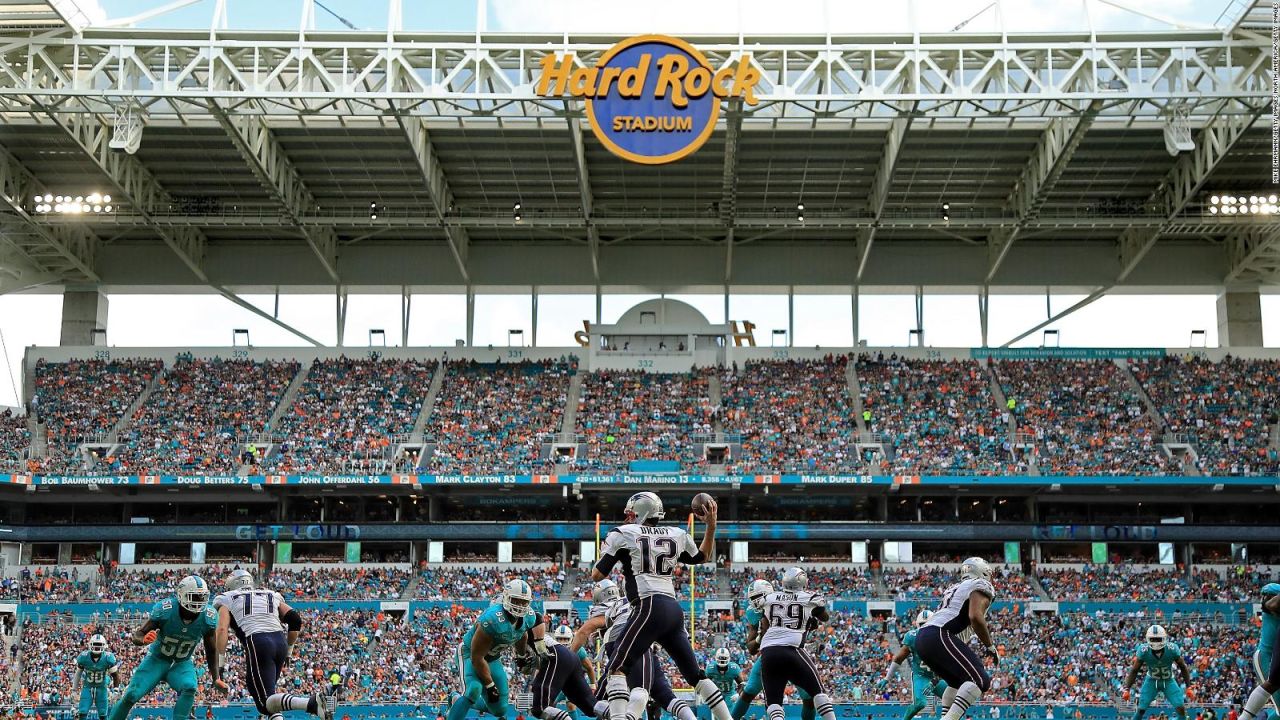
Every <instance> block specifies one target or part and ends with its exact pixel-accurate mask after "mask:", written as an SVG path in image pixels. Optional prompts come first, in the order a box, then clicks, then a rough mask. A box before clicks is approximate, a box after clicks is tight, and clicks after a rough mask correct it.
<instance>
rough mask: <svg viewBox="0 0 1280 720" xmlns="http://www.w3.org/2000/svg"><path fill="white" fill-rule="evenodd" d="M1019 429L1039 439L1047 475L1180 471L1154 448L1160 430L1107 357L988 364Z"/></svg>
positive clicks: (1039, 456)
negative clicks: (999, 384) (995, 376)
mask: <svg viewBox="0 0 1280 720" xmlns="http://www.w3.org/2000/svg"><path fill="white" fill-rule="evenodd" d="M993 366H994V368H995V371H996V375H997V377H998V378H999V379H1000V383H1001V386H1002V389H1003V391H1004V394H1005V397H1006V398H1007V400H1008V402H1009V403H1010V404H1011V405H1012V406H1013V413H1014V416H1015V417H1016V418H1017V424H1018V430H1019V432H1027V433H1031V434H1032V435H1033V436H1034V437H1035V442H1036V464H1037V466H1038V467H1039V469H1040V472H1041V474H1044V475H1129V474H1134V475H1163V474H1166V473H1169V472H1175V473H1176V472H1180V471H1181V470H1180V468H1176V467H1174V465H1173V463H1172V462H1171V461H1170V460H1169V459H1168V458H1167V457H1166V456H1165V455H1164V453H1163V452H1162V451H1161V449H1160V448H1159V447H1158V445H1159V443H1160V442H1161V433H1160V428H1159V426H1158V425H1157V423H1156V422H1155V421H1154V420H1153V419H1152V418H1151V416H1150V415H1149V414H1148V413H1147V411H1146V407H1145V406H1144V404H1143V401H1142V398H1141V397H1140V396H1139V394H1138V392H1137V390H1135V389H1134V388H1133V387H1132V386H1131V384H1130V382H1129V381H1128V380H1127V379H1126V378H1125V377H1124V374H1123V371H1122V370H1121V369H1120V368H1119V367H1118V366H1117V365H1116V364H1115V363H1113V362H1111V361H1109V360H1101V361H1090V360H1063V359H1057V358H1055V359H1052V360H1002V361H998V362H995V363H994V364H993Z"/></svg>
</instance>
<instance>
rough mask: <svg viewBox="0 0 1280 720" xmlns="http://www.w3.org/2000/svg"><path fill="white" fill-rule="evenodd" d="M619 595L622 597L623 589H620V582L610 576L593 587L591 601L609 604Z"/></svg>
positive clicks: (598, 603)
mask: <svg viewBox="0 0 1280 720" xmlns="http://www.w3.org/2000/svg"><path fill="white" fill-rule="evenodd" d="M619 597H622V591H621V590H619V589H618V583H616V582H614V581H612V580H610V579H609V578H605V579H604V580H601V581H600V582H598V583H596V586H595V587H593V588H591V602H593V603H595V604H597V605H607V604H608V603H611V602H613V601H614V600H617V599H618V598H619Z"/></svg>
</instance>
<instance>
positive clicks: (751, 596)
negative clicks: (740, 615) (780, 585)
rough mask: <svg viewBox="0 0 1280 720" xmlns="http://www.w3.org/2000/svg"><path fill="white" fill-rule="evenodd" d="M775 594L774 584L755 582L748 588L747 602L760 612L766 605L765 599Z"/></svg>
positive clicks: (766, 581) (761, 581) (763, 581)
mask: <svg viewBox="0 0 1280 720" xmlns="http://www.w3.org/2000/svg"><path fill="white" fill-rule="evenodd" d="M772 592H773V583H771V582H769V581H768V580H753V581H752V582H751V585H750V587H748V588H747V602H748V603H750V605H751V607H753V608H755V609H757V610H759V609H760V606H761V605H763V604H764V599H765V598H767V597H769V595H770V594H771V593H772Z"/></svg>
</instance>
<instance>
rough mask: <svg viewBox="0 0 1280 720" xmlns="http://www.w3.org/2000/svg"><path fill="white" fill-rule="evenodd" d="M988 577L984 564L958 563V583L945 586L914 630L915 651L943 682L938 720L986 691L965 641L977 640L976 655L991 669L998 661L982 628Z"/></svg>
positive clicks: (991, 596) (952, 717)
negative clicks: (935, 604)
mask: <svg viewBox="0 0 1280 720" xmlns="http://www.w3.org/2000/svg"><path fill="white" fill-rule="evenodd" d="M991 576H992V570H991V566H990V565H988V564H987V561H985V560H983V559H982V558H979V557H972V558H969V559H968V560H965V561H964V562H963V563H961V564H960V578H961V580H960V582H958V583H956V584H955V585H952V586H951V587H950V588H947V591H946V592H945V593H943V596H942V604H941V605H939V606H938V609H937V610H934V611H933V615H932V616H931V617H930V618H929V620H928V622H926V623H925V625H924V627H922V628H920V629H919V630H918V631H917V632H916V653H917V654H918V655H919V656H920V659H921V660H922V661H924V663H925V664H926V665H928V666H929V667H930V668H932V669H933V671H934V672H936V673H937V674H938V677H940V678H942V679H943V680H945V681H947V691H946V692H945V693H944V694H943V696H942V702H943V705H944V707H946V709H947V710H946V714H945V715H944V716H943V720H959V719H960V718H961V717H963V716H964V714H965V711H967V710H968V709H969V708H970V707H971V706H972V705H973V704H974V703H976V702H978V698H980V697H982V693H984V692H986V691H987V690H988V689H990V688H991V676H990V675H988V674H987V671H986V669H985V668H984V667H983V666H982V660H980V659H978V656H977V655H976V654H975V653H974V652H973V650H971V649H969V645H968V640H969V638H971V637H973V636H974V635H977V636H978V641H979V642H980V643H982V654H983V656H984V657H986V658H988V659H990V660H991V663H992V667H994V666H995V665H997V664H998V663H999V662H1000V655H999V653H998V652H997V651H996V646H995V643H994V642H992V640H991V630H990V629H989V628H988V627H987V609H988V608H990V607H991V602H992V601H993V600H995V597H996V590H995V587H994V586H993V585H992V584H991Z"/></svg>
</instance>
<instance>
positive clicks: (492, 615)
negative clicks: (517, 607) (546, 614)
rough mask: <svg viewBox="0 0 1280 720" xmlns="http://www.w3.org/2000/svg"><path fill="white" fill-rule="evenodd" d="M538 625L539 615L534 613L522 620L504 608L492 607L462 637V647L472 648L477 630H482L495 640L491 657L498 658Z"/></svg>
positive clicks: (486, 609) (490, 653) (490, 652)
mask: <svg viewBox="0 0 1280 720" xmlns="http://www.w3.org/2000/svg"><path fill="white" fill-rule="evenodd" d="M537 624H538V615H536V614H534V613H532V612H531V613H529V614H528V615H525V616H524V617H522V618H515V617H512V616H511V614H510V613H508V612H507V611H506V610H504V609H503V608H502V606H500V605H490V606H489V607H487V608H485V611H484V612H482V613H480V617H478V618H476V624H475V625H472V626H471V629H470V630H468V631H467V634H466V635H463V636H462V646H463V647H468V648H469V647H471V640H472V638H474V637H475V634H476V628H482V629H483V630H484V633H485V635H488V636H489V638H490V639H491V640H493V648H492V649H491V650H490V651H489V655H490V656H497V654H498V653H500V652H502V651H503V650H505V649H506V648H509V647H511V646H512V645H515V644H516V643H517V642H519V640H520V638H522V637H524V634H525V633H526V632H528V631H529V630H532V629H533V628H534V626H536V625H537Z"/></svg>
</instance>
